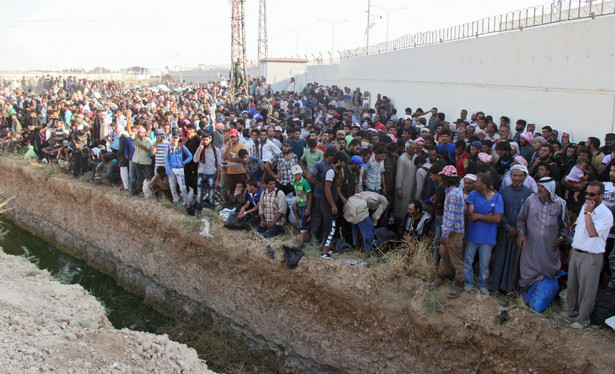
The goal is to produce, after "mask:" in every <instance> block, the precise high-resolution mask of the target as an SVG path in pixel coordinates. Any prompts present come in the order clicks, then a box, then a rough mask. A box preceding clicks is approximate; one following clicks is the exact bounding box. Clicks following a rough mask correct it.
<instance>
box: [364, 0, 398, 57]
mask: <svg viewBox="0 0 615 374" xmlns="http://www.w3.org/2000/svg"><path fill="white" fill-rule="evenodd" d="M372 6H373V7H374V8H377V9H380V10H384V11H385V12H387V33H386V39H385V40H386V45H387V49H388V48H389V13H390V12H392V11H394V10H402V9H405V8H404V7H403V6H402V7H400V8H393V9H385V8H381V7H379V6H376V5H372Z"/></svg>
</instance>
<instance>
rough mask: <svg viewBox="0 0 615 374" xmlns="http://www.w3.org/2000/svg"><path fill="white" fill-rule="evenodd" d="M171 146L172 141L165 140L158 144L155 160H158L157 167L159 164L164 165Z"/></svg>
mask: <svg viewBox="0 0 615 374" xmlns="http://www.w3.org/2000/svg"><path fill="white" fill-rule="evenodd" d="M169 147H171V142H169V141H166V140H165V141H163V142H162V143H158V145H157V146H156V155H155V157H154V160H155V161H156V168H157V167H158V166H164V165H165V163H166V159H167V149H168V148H169Z"/></svg>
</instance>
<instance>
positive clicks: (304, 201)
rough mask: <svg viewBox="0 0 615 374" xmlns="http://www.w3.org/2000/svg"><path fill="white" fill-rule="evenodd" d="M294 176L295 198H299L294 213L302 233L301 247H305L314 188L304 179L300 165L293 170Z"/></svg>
mask: <svg viewBox="0 0 615 374" xmlns="http://www.w3.org/2000/svg"><path fill="white" fill-rule="evenodd" d="M291 173H292V175H293V181H292V186H293V188H294V189H295V196H297V202H296V203H295V205H293V208H292V209H293V213H294V214H295V218H296V219H297V226H299V230H300V231H301V238H300V239H299V245H300V246H301V247H303V245H304V244H305V241H306V240H309V239H308V222H307V219H308V217H309V216H310V211H311V208H312V201H313V198H312V187H310V184H309V183H308V181H307V180H306V179H305V178H303V169H302V168H301V166H300V165H295V166H293V167H292V168H291Z"/></svg>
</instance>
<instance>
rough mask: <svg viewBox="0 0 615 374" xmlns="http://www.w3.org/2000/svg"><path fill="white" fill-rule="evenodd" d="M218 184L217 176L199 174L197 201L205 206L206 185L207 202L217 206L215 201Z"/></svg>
mask: <svg viewBox="0 0 615 374" xmlns="http://www.w3.org/2000/svg"><path fill="white" fill-rule="evenodd" d="M215 183H216V176H215V175H214V174H203V173H199V175H198V182H197V198H196V201H197V202H198V203H199V204H200V205H203V198H204V196H203V195H204V191H205V185H207V201H209V202H210V203H211V204H212V205H215V204H216V201H215V200H214V184H215Z"/></svg>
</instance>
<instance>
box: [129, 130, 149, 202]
mask: <svg viewBox="0 0 615 374" xmlns="http://www.w3.org/2000/svg"><path fill="white" fill-rule="evenodd" d="M134 142H135V153H134V155H133V156H132V163H133V164H134V165H135V168H136V171H137V189H136V193H139V191H141V190H142V189H143V180H144V179H145V178H147V179H148V180H151V179H152V178H153V177H154V172H153V170H152V157H151V151H152V141H151V140H150V139H149V138H148V137H147V136H145V128H143V127H139V130H138V132H137V136H135V138H134ZM133 193H135V192H133Z"/></svg>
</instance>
